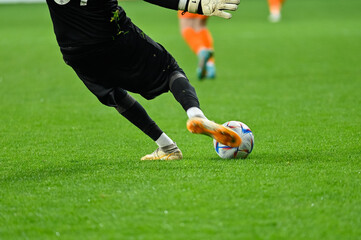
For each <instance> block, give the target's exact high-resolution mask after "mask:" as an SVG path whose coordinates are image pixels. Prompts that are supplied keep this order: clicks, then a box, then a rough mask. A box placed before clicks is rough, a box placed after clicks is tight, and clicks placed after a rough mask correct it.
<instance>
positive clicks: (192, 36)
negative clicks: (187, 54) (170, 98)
mask: <svg viewBox="0 0 361 240" xmlns="http://www.w3.org/2000/svg"><path fill="white" fill-rule="evenodd" d="M178 16H179V26H180V31H181V34H182V36H183V38H184V40H185V42H186V43H187V44H188V46H189V47H190V49H191V50H192V51H193V52H194V53H195V54H196V55H197V56H198V67H197V75H198V78H199V79H203V78H204V77H207V78H214V77H215V67H214V66H215V65H214V57H212V56H213V52H214V48H213V38H212V34H211V32H210V31H209V29H208V28H207V17H205V16H200V15H197V14H191V13H186V14H185V15H184V16H183V15H181V14H178Z"/></svg>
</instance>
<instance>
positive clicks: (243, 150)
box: [213, 121, 254, 159]
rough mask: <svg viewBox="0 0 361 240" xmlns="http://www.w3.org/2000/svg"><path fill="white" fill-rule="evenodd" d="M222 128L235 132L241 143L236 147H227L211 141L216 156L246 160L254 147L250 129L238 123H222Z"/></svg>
mask: <svg viewBox="0 0 361 240" xmlns="http://www.w3.org/2000/svg"><path fill="white" fill-rule="evenodd" d="M223 126H226V127H229V128H231V129H232V130H233V131H235V132H236V133H237V134H238V135H239V136H240V137H241V139H242V143H241V145H240V146H238V147H229V146H226V145H223V144H221V143H219V142H217V141H216V140H214V139H213V146H214V149H215V150H216V152H217V154H218V155H219V156H220V157H221V158H242V159H245V158H247V156H248V155H249V154H250V153H251V152H252V150H253V145H254V137H253V133H252V131H251V129H250V128H249V127H248V126H247V125H246V124H244V123H242V122H238V121H229V122H226V123H224V124H223Z"/></svg>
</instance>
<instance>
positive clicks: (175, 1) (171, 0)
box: [144, 0, 179, 10]
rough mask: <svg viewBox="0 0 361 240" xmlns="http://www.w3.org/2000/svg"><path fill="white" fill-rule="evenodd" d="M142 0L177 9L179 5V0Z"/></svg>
mask: <svg viewBox="0 0 361 240" xmlns="http://www.w3.org/2000/svg"><path fill="white" fill-rule="evenodd" d="M144 1H146V2H149V3H151V4H155V5H158V6H161V7H164V8H169V9H173V10H178V5H179V0H144Z"/></svg>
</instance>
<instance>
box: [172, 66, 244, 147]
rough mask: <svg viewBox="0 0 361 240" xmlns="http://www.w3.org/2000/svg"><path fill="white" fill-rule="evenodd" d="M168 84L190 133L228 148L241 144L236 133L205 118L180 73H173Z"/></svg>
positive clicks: (194, 92) (187, 82) (187, 83)
mask: <svg viewBox="0 0 361 240" xmlns="http://www.w3.org/2000/svg"><path fill="white" fill-rule="evenodd" d="M169 84H170V90H171V92H172V93H173V95H174V97H175V99H176V100H177V101H178V102H179V103H180V104H181V105H182V107H183V109H184V110H185V111H186V112H187V115H188V118H189V119H188V121H187V128H188V130H189V131H190V132H191V133H195V134H204V135H208V136H210V137H212V138H214V139H215V140H217V141H218V142H220V143H222V144H224V145H226V146H230V147H238V146H239V145H240V144H241V141H242V140H241V138H240V137H239V135H238V134H237V133H236V132H234V131H233V130H231V129H230V128H228V127H225V126H223V125H220V124H217V123H215V122H212V121H210V120H208V119H207V118H206V116H205V115H204V113H203V112H202V110H201V109H200V107H199V101H198V97H197V94H196V91H195V89H194V88H193V87H192V85H191V84H190V83H189V81H188V79H187V78H186V76H185V75H184V74H183V73H182V72H179V71H175V72H173V74H172V75H171V77H170V81H169Z"/></svg>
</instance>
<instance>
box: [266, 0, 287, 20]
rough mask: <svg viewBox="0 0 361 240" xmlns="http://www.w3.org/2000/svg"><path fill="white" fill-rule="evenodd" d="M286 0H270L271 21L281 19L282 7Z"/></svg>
mask: <svg viewBox="0 0 361 240" xmlns="http://www.w3.org/2000/svg"><path fill="white" fill-rule="evenodd" d="M283 2H284V0H268V6H269V11H270V15H269V18H268V19H269V21H270V22H279V21H280V20H281V8H282V4H283Z"/></svg>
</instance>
